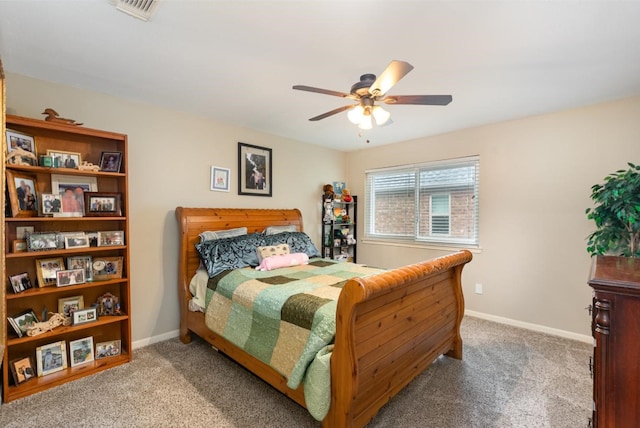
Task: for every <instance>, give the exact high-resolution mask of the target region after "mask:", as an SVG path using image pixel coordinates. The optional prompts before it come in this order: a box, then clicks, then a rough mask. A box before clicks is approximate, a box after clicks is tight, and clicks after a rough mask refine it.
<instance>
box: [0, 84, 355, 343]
mask: <svg viewBox="0 0 640 428" xmlns="http://www.w3.org/2000/svg"><path fill="white" fill-rule="evenodd" d="M46 107H52V108H54V109H55V110H56V111H58V113H60V115H61V116H62V117H68V118H73V119H75V120H77V121H80V122H83V123H84V125H85V126H87V127H91V128H97V129H104V130H109V131H114V132H121V133H124V134H127V135H128V136H129V167H130V171H129V187H130V188H129V204H130V205H129V207H130V210H129V212H130V215H131V223H130V229H131V237H130V238H131V240H130V243H131V268H132V269H131V270H132V272H131V294H132V305H133V306H132V307H133V314H132V320H133V322H132V325H133V327H132V329H133V340H134V341H143V342H144V341H145V340H146V339H147V338H150V337H153V336H162V335H166V334H167V333H170V332H173V331H174V330H176V329H177V328H178V322H179V314H178V304H177V285H176V283H177V263H178V252H177V233H178V231H177V223H176V220H175V217H174V209H175V208H176V207H177V206H194V207H195V206H202V207H258V208H299V209H300V210H301V211H302V215H303V218H304V221H305V223H304V227H305V231H306V232H307V233H308V234H309V235H310V236H311V237H312V239H313V240H314V242H315V243H316V245H318V246H319V245H320V227H319V223H320V220H321V219H320V217H321V214H320V209H321V207H320V195H321V194H322V185H323V184H324V183H325V182H328V181H333V180H344V176H343V171H344V169H345V163H344V158H345V155H344V153H342V152H338V151H335V150H328V149H323V148H321V147H319V146H314V145H309V144H302V143H299V142H296V141H291V140H286V139H283V138H280V137H276V136H273V135H267V134H263V133H260V132H256V131H252V130H249V129H243V128H238V127H234V126H230V125H227V124H223V123H217V122H214V121H210V120H205V119H204V118H200V117H195V116H190V115H186V114H183V113H179V112H176V111H171V110H167V109H163V108H159V107H155V106H150V105H144V104H140V103H135V102H131V101H127V100H124V99H118V98H114V97H111V96H106V95H103V94H98V93H93V92H87V91H82V90H78V89H74V88H71V87H68V86H63V85H56V84H52V83H48V82H43V81H40V80H34V79H31V78H28V77H25V76H21V75H16V74H11V73H8V75H7V113H9V114H15V115H19V116H26V117H33V118H44V116H43V115H41V113H42V111H43V110H44V108H46ZM239 141H241V142H245V143H249V144H253V145H258V146H263V147H269V148H271V149H272V150H273V170H274V175H273V197H271V198H267V197H256V196H239V195H238V194H237V173H238V167H237V165H238V144H237V143H238V142H239ZM36 145H37V141H36ZM305 159H308V160H312V162H302V160H305ZM211 165H216V166H220V167H225V168H230V169H231V178H232V180H231V192H229V193H224V192H215V191H210V190H209V177H210V167H211Z"/></svg>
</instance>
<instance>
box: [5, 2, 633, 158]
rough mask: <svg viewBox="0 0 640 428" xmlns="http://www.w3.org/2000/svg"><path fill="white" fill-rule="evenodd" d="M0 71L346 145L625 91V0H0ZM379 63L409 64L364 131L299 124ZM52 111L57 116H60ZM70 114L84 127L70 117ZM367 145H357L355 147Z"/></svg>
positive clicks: (328, 122) (629, 74) (628, 88)
mask: <svg viewBox="0 0 640 428" xmlns="http://www.w3.org/2000/svg"><path fill="white" fill-rule="evenodd" d="M0 55H1V57H2V60H3V63H4V68H5V70H6V71H8V72H13V73H19V74H23V75H27V76H31V77H35V78H39V79H43V80H47V81H51V82H59V83H63V84H67V85H71V86H75V87H78V88H83V89H88V90H92V91H97V92H102V93H107V94H112V95H115V96H118V97H123V98H128V99H132V100H137V101H142V102H146V103H151V104H156V105H161V106H165V107H168V108H172V109H177V110H183V111H186V112H190V113H194V114H197V115H201V116H205V117H207V118H211V119H215V120H220V121H223V122H229V123H233V124H236V125H239V126H242V127H247V128H251V129H255V130H260V131H264V132H268V133H271V134H275V135H279V136H282V137H286V138H290V139H294V140H298V141H304V142H309V143H313V144H321V145H325V146H327V147H332V148H336V149H340V150H356V149H360V148H365V147H371V146H374V145H382V144H388V143H392V142H397V141H404V140H409V139H414V138H419V137H422V136H427V135H434V134H440V133H445V132H449V131H453V130H456V129H462V128H468V127H473V126H478V125H482V124H487V123H493V122H499V121H504V120H510V119H515V118H520V117H525V116H531V115H537V114H541V113H546V112H552V111H558V110H563V109H568V108H573V107H577V106H582V105H588V104H594V103H599V102H603V101H608V100H615V99H620V98H624V97H628V96H633V95H640V2H629V1H627V2H622V1H615V2H614V1H605V0H602V1H557V0H547V1H481V0H476V1H394V0H387V1H367V0H362V1H353V0H350V1H349V0H342V1H317V0H316V1H311V0H307V1H293V0H290V1H246V0H234V1H213V0H209V1H205V0H200V1H196V0H182V1H178V0H161V1H160V3H159V5H158V7H157V9H156V11H155V13H154V15H153V16H152V17H151V20H150V21H148V22H143V21H141V20H138V19H135V18H132V17H130V16H129V15H126V14H124V13H122V12H119V11H117V10H116V9H115V6H114V5H113V3H112V2H111V1H110V0H75V1H73V0H48V1H35V0H14V1H8V0H0ZM391 60H403V61H408V62H409V63H411V64H412V65H413V66H414V67H415V68H414V70H413V71H412V72H410V73H409V74H408V75H407V76H406V77H405V78H404V79H402V80H401V81H400V82H399V83H398V84H397V85H396V86H395V87H393V88H392V89H391V90H390V91H389V94H391V95H423V94H451V95H453V102H452V103H451V104H449V105H448V106H446V107H439V106H414V105H409V106H400V105H396V106H388V108H387V110H388V111H390V112H391V118H392V119H393V121H394V123H393V124H392V125H390V126H385V127H381V128H374V129H373V130H371V131H367V132H366V133H365V134H364V136H359V135H358V132H359V130H358V128H357V127H356V126H354V125H352V124H351V123H350V122H348V120H347V117H346V113H340V114H337V115H335V116H332V117H329V118H327V119H324V120H321V121H318V122H309V121H308V119H309V118H310V117H313V116H316V115H318V114H321V113H324V112H326V111H329V110H332V109H334V108H337V107H340V106H342V105H344V104H345V103H347V102H349V101H348V100H345V99H342V98H338V97H332V96H328V95H321V94H315V93H308V92H302V91H294V90H292V89H291V87H292V86H293V85H296V84H301V85H308V86H315V87H320V88H325V89H331V90H335V91H340V92H349V89H350V87H351V85H352V84H353V83H355V82H356V81H358V80H359V77H360V75H361V74H365V73H373V74H376V75H377V74H379V73H380V72H382V70H384V68H385V67H386V66H387V65H388V64H389V62H390V61H391ZM63 116H64V115H63ZM75 116H78V117H74V118H75V119H78V120H80V121H85V122H86V120H85V119H83V118H82V117H79V116H80V115H78V114H76V115H75ZM367 139H369V140H370V141H371V143H370V145H369V146H367V144H366V143H365V140H367Z"/></svg>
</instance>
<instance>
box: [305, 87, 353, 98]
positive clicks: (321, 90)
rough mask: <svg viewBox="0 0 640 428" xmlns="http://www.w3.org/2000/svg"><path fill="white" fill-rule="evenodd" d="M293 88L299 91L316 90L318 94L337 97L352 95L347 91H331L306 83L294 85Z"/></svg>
mask: <svg viewBox="0 0 640 428" xmlns="http://www.w3.org/2000/svg"><path fill="white" fill-rule="evenodd" d="M293 89H297V90H299V91H307V92H316V93H318V94H325V95H333V96H335V97H342V98H347V97H349V96H350V94H347V93H345V92H338V91H331V90H329V89H321V88H314V87H313V86H305V85H295V86H293Z"/></svg>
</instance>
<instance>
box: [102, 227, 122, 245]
mask: <svg viewBox="0 0 640 428" xmlns="http://www.w3.org/2000/svg"><path fill="white" fill-rule="evenodd" d="M114 245H124V230H109V231H106V232H98V247H111V246H114Z"/></svg>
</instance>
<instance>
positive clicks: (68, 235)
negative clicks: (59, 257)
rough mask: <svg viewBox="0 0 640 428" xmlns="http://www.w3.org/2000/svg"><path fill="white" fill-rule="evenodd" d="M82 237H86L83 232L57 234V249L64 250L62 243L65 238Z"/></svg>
mask: <svg viewBox="0 0 640 428" xmlns="http://www.w3.org/2000/svg"><path fill="white" fill-rule="evenodd" d="M83 236H87V234H86V233H85V232H82V231H76V232H58V233H57V238H58V248H60V249H61V248H64V243H65V240H66V239H67V238H82V237H83Z"/></svg>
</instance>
